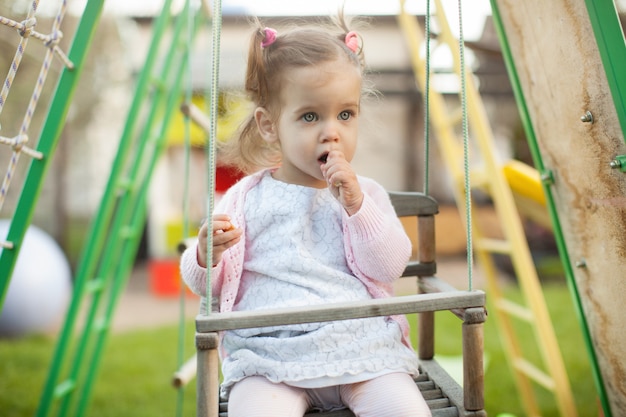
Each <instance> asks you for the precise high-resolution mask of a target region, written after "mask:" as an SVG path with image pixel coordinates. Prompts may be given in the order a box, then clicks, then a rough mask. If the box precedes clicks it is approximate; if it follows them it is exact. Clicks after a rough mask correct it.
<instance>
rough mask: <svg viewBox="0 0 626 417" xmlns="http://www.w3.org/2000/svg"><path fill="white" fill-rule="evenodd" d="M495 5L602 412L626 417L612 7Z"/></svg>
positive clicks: (620, 140)
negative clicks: (625, 415)
mask: <svg viewBox="0 0 626 417" xmlns="http://www.w3.org/2000/svg"><path fill="white" fill-rule="evenodd" d="M491 5H492V12H493V18H494V23H495V24H496V28H497V30H498V35H499V38H500V44H501V46H502V51H503V56H504V57H505V62H506V64H507V68H508V71H509V78H510V79H511V83H512V85H513V89H514V92H515V95H516V99H517V104H518V108H519V110H520V114H521V116H522V121H523V122H524V127H525V130H526V134H527V137H528V141H529V144H530V146H531V151H532V154H533V160H534V164H535V167H536V168H537V170H538V171H539V173H540V176H541V180H542V185H543V189H544V192H545V195H546V199H547V201H548V209H549V213H550V217H551V219H552V224H553V229H554V233H555V237H556V238H557V243H558V246H559V252H560V254H561V259H562V261H563V265H564V267H565V272H566V277H567V280H568V284H569V286H570V290H571V293H572V296H573V299H574V302H575V305H576V306H577V307H578V318H579V321H580V323H581V327H582V329H583V333H584V335H585V336H586V338H585V340H586V343H587V346H586V347H587V352H588V353H589V355H590V357H591V359H592V365H593V370H594V377H595V382H596V386H597V389H598V392H599V396H600V400H601V401H602V408H603V411H604V414H605V415H606V416H609V415H615V416H618V415H623V414H624V413H626V398H624V392H626V365H625V364H624V361H623V360H622V359H621V358H623V357H624V354H625V353H626V347H625V346H626V344H625V343H624V335H625V334H626V333H625V332H624V331H623V318H622V316H623V311H622V308H623V301H622V294H623V293H624V284H623V276H624V266H625V262H626V260H625V259H626V258H624V253H626V252H625V249H626V241H625V240H624V233H623V231H624V227H625V226H626V224H625V222H624V204H623V201H624V195H626V179H625V178H624V175H623V173H624V169H623V168H624V165H623V164H622V160H623V155H624V154H625V153H626V148H625V145H624V132H626V105H625V103H626V79H625V78H624V76H623V68H624V65H626V45H625V42H624V32H623V28H622V26H621V25H620V21H619V17H618V14H617V11H616V5H615V3H614V2H613V1H584V2H583V1H576V2H570V1H551V2H541V1H528V2H524V3H523V4H521V3H514V2H504V1H500V0H492V2H491ZM539 17H540V18H539ZM544 22H555V23H556V24H544ZM546 39H549V40H550V41H549V42H546V41H545V40H546Z"/></svg>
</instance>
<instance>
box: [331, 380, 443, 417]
mask: <svg viewBox="0 0 626 417" xmlns="http://www.w3.org/2000/svg"><path fill="white" fill-rule="evenodd" d="M341 395H342V399H343V401H344V403H345V404H346V406H348V407H349V408H350V409H351V410H352V412H353V413H354V414H355V415H356V417H430V416H431V413H430V409H429V408H428V405H427V404H426V401H425V400H424V398H423V397H422V393H421V392H420V390H419V389H418V388H417V385H415V382H414V381H413V379H412V378H411V376H410V375H408V374H404V373H393V374H388V375H383V376H381V377H378V378H374V379H371V380H369V381H364V382H359V383H356V384H348V385H344V386H342V387H341Z"/></svg>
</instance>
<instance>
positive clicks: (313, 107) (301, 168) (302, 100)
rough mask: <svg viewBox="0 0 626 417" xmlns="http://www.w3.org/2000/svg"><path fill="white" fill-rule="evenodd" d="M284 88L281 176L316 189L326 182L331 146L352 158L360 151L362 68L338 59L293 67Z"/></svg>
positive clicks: (279, 126)
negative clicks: (358, 145)
mask: <svg viewBox="0 0 626 417" xmlns="http://www.w3.org/2000/svg"><path fill="white" fill-rule="evenodd" d="M284 75H285V78H284V80H283V82H282V86H281V93H280V118H279V120H278V122H277V124H276V128H277V129H276V132H277V140H278V141H279V142H280V146H281V150H282V154H283V159H282V165H281V167H280V168H279V169H278V170H277V171H276V175H275V176H276V177H277V178H279V179H281V180H282V181H286V182H289V183H294V184H300V185H306V186H310V187H316V188H324V187H326V186H327V184H326V182H325V181H324V177H323V176H322V172H321V170H320V166H321V165H322V164H323V163H325V162H326V156H327V155H328V153H329V152H330V151H331V150H338V151H341V152H342V153H343V155H345V158H346V160H347V161H348V162H350V161H351V160H352V158H353V156H354V153H355V151H356V143H357V130H358V129H357V127H358V116H359V106H360V101H361V81H362V78H361V73H360V70H359V69H358V68H356V67H355V66H354V65H353V64H351V63H349V62H347V61H344V60H337V61H332V62H327V63H324V64H321V65H319V66H314V67H303V68H289V69H286V70H285V72H284Z"/></svg>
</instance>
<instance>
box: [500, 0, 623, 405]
mask: <svg viewBox="0 0 626 417" xmlns="http://www.w3.org/2000/svg"><path fill="white" fill-rule="evenodd" d="M490 1H491V13H492V18H493V22H494V27H495V29H496V32H497V34H498V38H499V40H500V47H501V50H502V56H503V58H504V62H505V64H506V68H507V71H508V74H509V80H510V82H511V86H512V87H513V93H514V95H515V100H516V102H517V108H518V111H519V113H520V118H521V121H522V124H523V126H524V130H525V131H526V138H527V141H528V145H529V147H530V151H531V155H532V158H533V163H534V164H535V168H537V170H538V171H539V172H540V174H541V175H542V178H546V180H543V181H542V187H543V191H544V194H545V195H546V206H547V208H548V213H549V215H550V220H551V222H552V227H553V232H554V237H555V240H556V244H557V248H558V251H559V255H560V257H561V263H562V264H563V268H564V271H565V277H566V281H567V284H568V288H569V290H570V294H571V296H572V300H573V304H574V309H575V311H576V316H577V317H578V322H579V323H580V326H581V330H582V334H583V339H584V341H585V347H586V348H587V353H588V355H589V358H590V360H591V368H592V374H593V378H594V382H595V384H596V389H597V390H598V395H599V397H600V401H601V403H602V408H603V410H604V413H605V417H611V410H610V408H609V405H608V399H607V394H606V389H605V387H604V382H603V380H602V374H601V373H600V368H599V365H598V360H597V357H596V353H595V350H594V348H593V342H592V340H591V335H590V331H589V325H588V323H587V318H586V317H585V314H584V311H583V307H582V302H581V298H580V294H579V292H578V287H577V286H576V281H575V278H574V272H573V270H572V262H571V261H570V258H569V255H568V251H567V244H566V243H565V238H564V236H563V230H562V229H561V223H560V220H559V216H558V212H557V210H556V205H555V202H554V196H553V195H552V188H551V185H552V183H551V181H550V178H551V175H550V171H547V170H546V168H545V165H544V163H543V158H542V156H541V152H540V151H539V146H538V144H537V136H536V135H535V130H534V128H533V124H532V120H531V118H530V113H529V111H528V107H527V106H526V99H525V97H524V92H523V90H522V86H521V84H520V80H519V77H518V75H517V70H516V69H515V60H514V58H513V54H512V53H511V49H510V46H509V42H508V38H507V36H506V31H505V30H504V25H503V23H502V19H501V17H500V11H499V8H498V4H497V0H490Z"/></svg>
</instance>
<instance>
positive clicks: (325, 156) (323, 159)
mask: <svg viewBox="0 0 626 417" xmlns="http://www.w3.org/2000/svg"><path fill="white" fill-rule="evenodd" d="M317 160H318V161H319V162H321V163H322V164H325V163H326V161H327V160H328V152H324V153H323V154H322V156H320V157H319V158H317Z"/></svg>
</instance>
